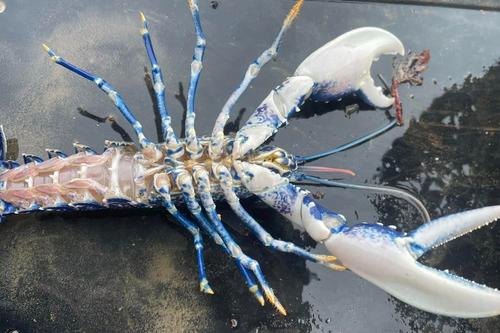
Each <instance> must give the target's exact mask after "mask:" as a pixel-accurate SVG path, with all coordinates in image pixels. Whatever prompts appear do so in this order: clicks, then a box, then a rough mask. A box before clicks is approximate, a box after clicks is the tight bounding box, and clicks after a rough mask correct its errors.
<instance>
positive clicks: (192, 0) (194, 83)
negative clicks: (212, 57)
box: [185, 0, 207, 159]
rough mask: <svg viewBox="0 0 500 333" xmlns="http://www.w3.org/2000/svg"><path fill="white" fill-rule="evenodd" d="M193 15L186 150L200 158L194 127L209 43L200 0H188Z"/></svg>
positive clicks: (191, 155) (192, 155)
mask: <svg viewBox="0 0 500 333" xmlns="http://www.w3.org/2000/svg"><path fill="white" fill-rule="evenodd" d="M188 3H189V9H190V10H191V16H192V17H193V22H194V29H195V32H196V46H195V48H194V53H193V61H192V62H191V78H190V80H189V90H188V96H187V112H186V123H185V128H186V150H187V152H188V154H189V155H190V157H191V158H192V159H198V158H199V157H201V155H202V154H203V148H202V147H201V145H200V143H199V141H198V137H197V136H196V130H195V128H194V120H195V99H196V89H197V87H198V81H199V80H200V74H201V70H202V68H203V54H204V53H205V48H206V45H207V39H206V37H205V34H204V33H203V30H202V27H201V20H200V12H199V9H198V0H188Z"/></svg>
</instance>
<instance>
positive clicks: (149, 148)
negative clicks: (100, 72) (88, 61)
mask: <svg viewBox="0 0 500 333" xmlns="http://www.w3.org/2000/svg"><path fill="white" fill-rule="evenodd" d="M43 48H44V49H45V51H46V52H47V54H48V55H49V56H50V59H51V60H52V61H54V62H55V63H56V64H58V65H61V66H63V67H64V68H66V69H69V70H70V71H72V72H73V73H75V74H77V75H79V76H81V77H83V78H85V79H87V80H89V81H92V82H94V83H95V84H96V85H97V87H98V88H99V89H101V90H102V91H103V92H105V93H106V94H107V95H108V97H109V98H110V99H111V101H113V104H114V105H115V106H116V107H117V108H118V110H120V112H121V114H122V115H123V116H124V117H125V119H126V120H127V121H128V122H129V124H130V125H132V127H133V128H134V131H135V133H136V135H137V138H138V139H139V143H140V145H141V148H143V149H144V151H143V153H144V155H145V156H146V157H147V158H148V159H150V160H153V161H157V160H158V159H159V158H161V152H159V151H158V149H157V148H156V147H155V145H154V143H153V142H151V141H150V140H149V139H148V138H146V136H145V135H144V130H143V129H142V124H141V123H140V122H139V121H138V120H137V119H136V118H135V116H134V114H133V113H132V111H130V109H129V108H128V107H127V105H126V104H125V101H124V100H123V99H122V97H121V96H120V94H118V92H117V91H116V90H115V89H114V88H113V87H112V86H111V85H110V84H109V83H108V82H106V81H104V80H103V79H102V78H100V77H99V76H96V75H94V74H91V73H89V72H86V71H84V70H83V69H80V68H78V67H76V66H75V65H73V64H72V63H70V62H68V61H66V60H65V59H63V58H62V57H60V56H58V55H57V54H56V53H55V52H54V51H53V50H51V49H50V48H49V47H48V46H47V45H45V44H43Z"/></svg>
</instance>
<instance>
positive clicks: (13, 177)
mask: <svg viewBox="0 0 500 333" xmlns="http://www.w3.org/2000/svg"><path fill="white" fill-rule="evenodd" d="M303 2H304V1H303V0H298V1H296V3H295V5H294V6H293V7H292V9H291V10H290V12H289V13H288V15H287V16H286V18H285V20H284V21H283V25H282V27H281V29H280V31H279V33H278V35H277V37H276V39H275V40H274V42H273V44H272V45H271V46H270V48H269V49H267V50H265V51H264V52H263V53H262V54H261V55H260V56H259V57H258V58H257V59H256V60H255V61H254V62H253V63H252V64H250V66H249V67H248V69H247V72H246V74H245V77H244V79H243V81H242V82H241V84H240V85H239V86H238V88H237V89H236V90H235V91H234V92H233V93H232V94H231V96H230V97H229V99H228V101H227V102H226V104H225V105H224V106H223V108H222V111H221V113H220V114H219V116H218V118H217V121H216V123H215V126H214V129H213V132H212V135H211V137H209V138H200V137H198V136H197V135H196V131H195V128H194V120H195V104H194V98H195V95H196V89H197V84H198V80H199V78H200V74H201V70H202V67H203V66H202V62H203V55H204V51H205V48H206V38H205V36H204V34H203V30H202V27H201V21H200V16H199V11H198V5H197V2H196V1H195V0H189V1H188V3H189V8H190V10H191V14H192V17H193V21H194V24H195V31H196V36H197V42H196V47H195V50H194V55H193V61H192V64H191V80H190V85H189V91H188V100H187V114H186V137H185V138H183V139H179V138H178V137H177V136H176V135H175V133H174V131H173V129H172V127H171V123H170V122H171V120H170V116H169V114H168V111H167V107H166V104H165V86H164V83H163V77H162V72H161V69H160V66H159V65H158V62H157V59H156V55H155V53H154V50H153V46H152V42H151V37H150V34H149V27H148V22H147V20H146V18H145V16H144V15H143V14H142V13H141V19H142V23H143V28H142V29H141V34H142V37H143V39H144V43H145V47H146V52H147V55H148V59H149V61H150V63H151V70H152V78H153V83H154V91H155V96H156V100H157V107H158V112H159V114H160V115H161V120H162V130H163V139H164V141H163V142H161V143H158V144H157V143H153V142H152V141H150V140H149V139H148V138H147V137H146V136H145V134H144V132H143V129H142V125H141V124H140V122H139V121H138V120H137V119H136V118H135V116H134V115H133V113H132V112H131V111H130V109H129V108H128V107H127V105H126V104H125V102H124V100H123V99H122V97H121V96H120V95H119V94H118V92H117V91H116V90H115V89H114V88H113V87H112V86H111V85H110V84H109V83H108V82H106V81H105V80H103V79H102V78H100V77H99V76H96V75H94V74H91V73H89V72H87V71H84V70H82V69H80V68H79V67H77V66H75V65H73V64H71V63H70V62H68V61H66V60H65V59H63V58H61V57H60V56H58V55H57V54H56V53H55V52H54V51H53V50H51V49H50V48H49V47H47V46H46V45H44V48H45V50H46V51H47V53H48V55H49V56H50V58H51V60H53V61H54V62H55V63H57V64H59V65H61V66H63V67H65V68H67V69H68V70H70V71H72V72H74V73H75V74H77V75H79V76H81V77H83V78H85V79H87V80H90V81H92V82H93V83H95V84H96V86H97V87H98V88H99V89H101V90H102V91H103V92H105V93H106V94H107V95H108V97H109V98H110V99H111V100H112V102H113V103H114V105H115V106H116V107H117V108H118V109H119V111H120V112H121V113H122V115H123V116H124V117H125V119H126V120H127V121H128V122H129V123H130V125H131V126H132V127H133V129H134V131H135V133H136V135H137V138H138V141H139V146H138V147H136V146H135V145H134V144H130V143H116V142H108V143H107V144H106V149H105V151H104V152H103V153H102V154H97V153H96V152H95V151H94V150H93V149H91V148H90V147H87V146H85V145H82V144H75V150H76V152H75V154H74V155H71V156H67V155H65V154H64V153H62V152H60V151H58V150H48V153H49V159H48V160H46V161H44V160H43V159H41V158H39V157H37V156H33V155H23V158H24V162H25V164H24V165H18V164H17V163H16V162H15V161H7V160H5V146H6V141H5V136H4V134H3V129H2V131H1V133H0V134H1V135H0V141H1V142H0V160H1V166H2V169H3V172H2V173H1V174H0V212H1V217H2V218H5V217H6V216H8V215H9V214H18V213H29V212H32V211H38V210H72V209H77V210H78V209H80V210H84V209H101V208H106V207H130V206H141V207H150V206H162V207H164V208H165V210H166V211H168V213H169V214H170V215H171V216H172V218H173V219H174V220H176V221H177V222H178V223H179V224H181V225H182V226H183V227H185V228H186V229H187V230H188V231H189V232H190V233H191V235H192V237H193V243H194V247H195V249H196V253H197V258H198V268H199V283H200V290H201V291H202V292H204V293H208V294H211V293H213V290H212V288H211V286H210V285H209V282H208V278H207V276H206V274H205V263H204V258H203V244H204V243H203V242H204V241H203V236H202V233H201V231H203V233H204V234H206V235H208V236H209V237H210V238H211V239H212V240H213V241H214V242H215V243H216V244H218V245H220V246H221V248H222V250H223V251H224V252H225V253H226V254H227V255H229V256H231V257H232V258H233V259H234V262H235V264H236V266H237V267H238V269H239V270H240V272H241V274H242V276H243V278H244V280H245V282H246V284H247V286H248V288H249V290H250V292H251V293H252V294H253V295H254V296H255V298H256V299H257V300H258V302H259V303H261V304H262V305H263V304H264V302H265V299H267V301H268V302H270V303H271V304H273V305H274V306H275V307H276V308H277V309H278V311H280V312H281V313H283V314H286V311H285V308H284V307H283V305H281V303H280V302H279V300H278V299H277V297H276V295H275V293H274V291H273V290H272V289H271V287H270V286H269V285H268V283H267V280H266V278H265V276H264V274H263V271H262V269H261V267H260V265H259V263H258V262H257V261H256V260H254V259H252V258H251V257H249V256H247V255H246V254H245V253H244V252H243V250H242V249H241V248H240V247H239V246H238V244H236V242H235V241H234V240H233V238H232V236H231V235H230V233H229V232H228V231H227V230H226V228H225V226H224V224H223V223H222V221H221V218H220V215H219V214H217V209H216V204H215V203H216V202H218V201H226V202H228V203H229V205H230V207H231V208H232V210H233V211H234V212H235V214H236V215H237V216H238V217H239V218H240V219H241V221H242V222H243V223H244V224H245V225H246V226H247V227H248V228H249V229H250V230H251V231H252V233H253V234H254V236H255V237H256V238H257V239H259V240H260V241H261V242H262V244H264V245H265V246H267V247H269V248H271V249H274V250H277V251H281V252H290V253H294V254H296V255H298V256H300V257H302V258H305V259H307V260H311V261H314V262H317V263H319V264H321V265H323V266H326V267H327V268H330V269H333V270H339V271H342V270H345V269H349V270H351V271H353V272H354V273H356V274H358V275H359V276H361V277H363V278H365V279H366V280H368V281H370V282H372V283H373V284H375V285H377V286H379V287H380V288H382V289H384V290H385V291H387V292H388V293H390V294H391V295H393V296H395V297H397V298H399V299H400V300H402V301H404V302H406V303H408V304H411V305H413V306H415V307H418V308H420V309H423V310H426V311H430V312H434V313H438V314H444V315H448V316H459V317H486V316H494V315H498V314H500V292H499V291H497V290H495V289H492V288H488V287H486V286H481V285H478V284H476V283H474V282H471V281H467V280H465V279H463V278H460V277H457V276H455V275H452V274H450V273H447V272H443V271H439V270H436V269H433V268H430V267H426V266H424V265H422V264H420V263H418V262H417V259H418V258H419V257H420V256H421V255H422V254H423V253H425V252H427V251H428V250H430V249H432V248H433V247H436V246H439V245H441V244H443V243H445V242H448V241H450V240H452V239H454V238H456V237H459V236H461V235H463V234H466V233H469V232H471V231H472V230H475V229H477V228H480V227H482V226H485V225H487V224H488V223H491V222H493V221H495V220H496V219H498V218H499V217H500V206H492V207H484V208H480V209H476V210H471V211H467V212H463V213H458V214H454V215H450V216H446V217H442V218H438V219H435V220H433V221H430V222H428V223H425V224H423V225H422V226H421V227H419V228H417V229H416V230H414V231H412V232H409V233H404V232H399V231H395V230H393V229H391V228H389V227H384V226H380V225H377V224H359V225H354V226H348V224H347V221H346V219H345V218H344V217H343V216H342V215H340V214H338V213H335V212H333V211H331V210H329V209H327V208H325V207H323V206H321V205H320V204H318V203H317V202H315V201H314V199H313V198H312V196H311V194H310V193H309V192H308V191H306V190H303V189H301V188H300V187H299V185H298V184H300V183H301V182H302V181H308V182H313V183H317V184H323V185H331V184H332V182H330V181H329V180H326V179H321V178H317V177H313V176H308V175H306V174H304V173H303V172H302V171H303V170H307V168H306V167H302V164H304V163H305V162H307V161H309V160H312V159H313V158H314V159H315V158H318V156H326V155H328V154H333V153H334V152H338V151H340V150H341V149H334V150H332V151H330V152H326V153H323V154H319V155H315V156H314V157H310V158H304V157H298V156H295V155H292V154H290V153H288V152H286V151H284V150H283V149H280V148H277V147H271V146H262V145H263V144H264V142H265V141H266V140H268V139H269V138H270V137H271V136H272V135H274V134H275V133H276V132H277V130H278V129H279V128H280V127H282V126H284V125H286V123H287V122H288V119H289V117H290V116H291V115H292V114H294V113H295V112H299V111H300V107H301V105H302V104H303V103H304V101H305V100H307V99H313V100H318V101H333V100H335V99H337V98H339V97H341V96H345V95H352V94H354V95H357V96H358V97H359V98H361V99H363V100H364V101H365V102H366V103H367V104H369V105H371V106H373V107H376V108H390V107H391V106H394V107H395V108H396V111H397V117H398V122H401V121H402V118H401V115H402V114H401V112H402V109H401V105H400V103H399V97H398V94H397V87H398V85H399V84H401V83H405V82H409V83H414V82H420V83H421V79H419V77H418V75H419V74H420V72H421V71H423V70H424V69H425V65H426V63H427V61H428V60H429V53H428V52H424V53H422V54H420V55H418V56H413V57H410V60H408V61H407V62H406V63H404V62H403V64H404V66H405V67H404V68H405V71H404V73H403V74H405V75H398V76H395V77H394V78H393V80H392V82H393V86H392V89H390V90H391V95H390V96H387V95H386V94H385V93H384V92H383V90H382V88H380V87H376V86H375V84H374V82H373V79H372V78H371V76H370V67H371V65H372V63H373V61H374V59H376V58H378V57H379V56H381V55H384V54H392V55H396V54H399V55H403V54H404V47H403V44H402V43H401V41H399V39H398V38H396V37H395V36H394V35H392V34H391V33H389V32H387V31H385V30H382V29H378V28H372V27H366V28H359V29H355V30H353V31H350V32H348V33H346V34H344V35H342V36H340V37H338V38H337V39H335V40H333V41H331V42H329V43H327V44H325V45H324V46H323V47H321V48H319V49H318V50H316V51H315V52H313V53H312V54H311V55H310V56H309V57H308V58H307V59H305V60H304V61H303V62H302V63H301V64H300V65H299V66H298V68H297V70H296V71H295V73H294V75H293V76H292V77H289V78H288V79H287V80H286V81H284V82H283V83H282V84H280V85H279V86H278V87H276V88H275V89H274V90H273V91H271V93H270V94H269V95H268V96H267V97H266V98H265V99H264V100H263V102H262V103H261V104H260V105H259V106H258V107H257V109H256V111H255V112H254V113H253V114H252V116H251V117H250V118H249V119H248V121H247V122H246V123H245V125H244V126H243V127H242V128H241V129H240V130H239V131H238V132H237V133H236V135H235V136H234V137H229V136H225V135H224V126H225V125H226V123H227V120H228V119H229V116H230V114H231V112H232V110H233V108H234V105H235V103H236V101H237V100H238V98H239V97H240V96H241V95H242V94H243V92H244V91H245V90H246V88H247V87H248V86H249V85H250V83H251V82H252V80H253V79H254V78H255V77H256V76H257V75H258V73H259V71H260V69H261V68H262V67H263V66H264V65H265V64H266V63H267V62H268V61H269V60H270V59H272V58H273V57H275V56H276V54H277V52H278V47H279V45H280V43H281V41H282V39H283V36H284V35H285V32H286V31H287V30H288V29H289V27H290V25H291V24H292V22H293V20H294V19H295V18H296V16H297V15H298V13H299V11H300V9H301V7H302V5H303ZM408 73H411V75H410V74H408ZM399 74H400V73H399ZM395 124H396V121H392V122H391V123H390V124H389V125H387V126H385V127H384V128H383V129H380V130H377V131H374V132H372V133H370V134H368V135H366V136H364V137H362V138H360V139H358V140H355V141H354V142H352V143H349V144H347V145H345V146H343V148H342V149H346V148H347V147H351V146H353V145H357V144H360V143H362V142H365V141H367V140H369V139H371V138H373V137H375V136H377V135H379V134H381V133H383V132H384V131H386V130H388V129H390V128H391V127H392V126H394V125H395ZM310 170H314V167H313V168H312V169H311V167H310ZM316 170H318V169H317V168H316ZM332 170H333V169H330V171H332ZM365 188H366V187H365ZM249 195H255V196H257V197H258V198H260V199H261V200H262V201H264V202H266V203H267V204H268V205H270V206H271V207H272V208H274V209H276V210H278V211H279V212H280V213H281V214H282V215H283V216H285V217H287V218H288V219H289V220H291V221H292V222H293V223H294V224H296V225H297V226H299V227H300V228H302V229H304V230H305V231H306V232H307V233H308V234H309V235H310V236H311V237H312V238H313V239H314V240H316V241H317V242H322V243H324V244H325V245H326V247H327V249H328V250H329V252H330V255H318V254H312V253H309V252H308V251H306V250H304V249H302V248H300V247H298V246H297V245H295V244H293V243H290V242H286V241H282V240H278V239H275V238H273V237H272V236H271V235H270V234H269V233H268V232H267V231H266V230H264V228H262V227H261V226H260V224H259V223H258V222H257V221H256V220H255V219H254V218H253V217H252V216H251V214H250V213H248V212H247V211H246V210H245V208H244V207H243V206H242V205H241V203H240V198H242V197H245V196H249ZM406 195H407V196H409V195H408V194H406ZM415 201H417V202H418V200H415ZM179 204H184V205H186V206H187V208H188V210H189V214H190V215H189V216H187V215H185V214H183V213H181V212H180V211H178V210H177V205H179ZM424 210H425V209H424ZM200 229H201V230H200Z"/></svg>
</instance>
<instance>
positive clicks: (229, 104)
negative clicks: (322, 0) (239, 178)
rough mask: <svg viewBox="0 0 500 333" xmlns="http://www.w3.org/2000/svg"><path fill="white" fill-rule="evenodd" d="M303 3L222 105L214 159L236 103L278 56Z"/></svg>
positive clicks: (214, 134)
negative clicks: (263, 69)
mask: <svg viewBox="0 0 500 333" xmlns="http://www.w3.org/2000/svg"><path fill="white" fill-rule="evenodd" d="M303 4H304V0H297V1H296V2H295V4H294V5H293V7H292V9H290V12H289V13H288V15H287V16H286V18H285V20H284V21H283V25H282V26H281V29H280V31H279V33H278V35H277V36H276V38H275V39H274V41H273V44H272V45H271V46H270V47H269V48H268V49H267V50H265V51H264V52H262V54H261V55H260V56H259V57H258V58H257V59H255V61H254V62H252V63H251V64H250V65H249V66H248V69H247V71H246V73H245V77H244V78H243V81H242V82H241V83H240V85H239V86H238V88H236V90H235V91H233V93H232V94H231V96H229V99H228V100H227V101H226V103H225V104H224V106H223V107H222V111H221V112H220V113H219V116H218V117H217V120H216V122H215V126H214V129H213V130H212V139H211V142H210V150H209V151H210V156H211V157H212V158H213V159H216V158H218V157H219V156H221V155H222V148H223V143H224V127H225V126H226V123H227V121H228V119H229V116H230V115H231V112H232V110H233V106H234V105H235V104H236V102H237V101H238V99H239V98H240V96H241V95H242V94H243V93H244V92H245V90H246V89H247V88H248V86H249V85H250V83H251V82H252V81H253V79H255V78H256V77H257V75H259V72H260V70H261V68H262V67H264V65H265V64H267V63H268V62H269V60H271V59H273V58H274V57H276V55H277V54H278V48H279V46H280V44H281V42H282V40H283V36H284V35H285V32H286V31H287V30H288V28H289V27H290V26H291V24H292V22H293V20H294V19H295V18H296V17H297V15H298V14H299V12H300V9H301V8H302V5H303Z"/></svg>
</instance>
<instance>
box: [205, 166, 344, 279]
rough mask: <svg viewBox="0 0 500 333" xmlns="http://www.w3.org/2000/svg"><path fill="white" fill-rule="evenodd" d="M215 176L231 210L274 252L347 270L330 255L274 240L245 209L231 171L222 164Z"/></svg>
mask: <svg viewBox="0 0 500 333" xmlns="http://www.w3.org/2000/svg"><path fill="white" fill-rule="evenodd" d="M213 172H214V174H215V175H216V177H217V178H218V179H219V182H220V183H219V184H220V185H221V187H222V190H223V191H224V197H225V198H226V201H227V202H228V203H229V205H230V207H231V209H232V210H233V211H234V213H235V214H236V215H238V217H239V218H240V219H241V220H242V221H243V223H244V224H245V225H246V226H247V227H248V228H249V229H250V230H251V231H252V232H253V234H254V235H255V236H256V237H257V239H259V241H260V242H261V243H262V244H264V245H265V246H268V247H270V248H272V249H274V250H277V251H280V252H289V253H293V254H295V255H297V256H299V257H301V258H304V259H306V260H310V261H313V262H317V263H320V264H322V265H324V266H326V267H328V268H331V269H335V270H344V269H345V268H344V267H342V266H340V265H336V264H335V263H334V262H335V261H336V258H335V257H334V256H329V255H321V254H313V253H310V252H308V251H306V250H304V249H303V248H301V247H298V246H297V245H295V244H293V243H291V242H285V241H282V240H277V239H274V238H273V237H272V236H271V235H270V234H269V233H268V232H267V231H266V230H265V229H264V228H263V227H262V226H261V225H260V224H259V223H258V222H257V221H255V219H254V218H253V217H252V216H251V215H250V214H249V213H248V212H247V211H246V210H245V208H243V206H242V205H241V203H240V200H239V198H238V196H237V195H236V193H235V192H234V189H233V181H232V177H231V174H230V173H229V170H228V169H227V168H226V167H225V166H223V165H222V164H218V165H214V170H213Z"/></svg>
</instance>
